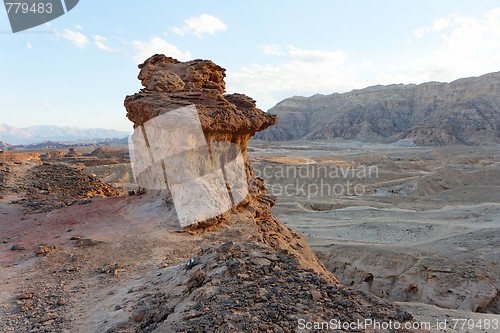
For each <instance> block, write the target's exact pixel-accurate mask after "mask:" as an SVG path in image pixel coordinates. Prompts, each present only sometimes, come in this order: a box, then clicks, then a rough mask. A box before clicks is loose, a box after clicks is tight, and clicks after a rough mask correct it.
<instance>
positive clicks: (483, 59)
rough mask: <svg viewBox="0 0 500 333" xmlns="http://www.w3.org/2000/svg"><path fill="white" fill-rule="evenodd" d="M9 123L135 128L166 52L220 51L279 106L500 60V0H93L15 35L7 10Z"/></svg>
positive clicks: (4, 81) (4, 65)
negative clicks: (136, 108) (134, 104)
mask: <svg viewBox="0 0 500 333" xmlns="http://www.w3.org/2000/svg"><path fill="white" fill-rule="evenodd" d="M0 31H1V32H2V33H1V34H0V43H1V49H2V52H1V53H2V55H1V59H2V61H1V62H0V73H1V80H0V82H1V83H0V89H1V91H2V97H3V98H2V107H1V109H0V123H7V124H10V125H13V126H17V127H26V126H32V125H41V124H54V125H66V126H68V125H69V126H80V127H99V128H103V127H104V128H115V129H119V130H128V129H130V128H131V123H129V122H128V120H127V119H126V118H125V110H124V107H123V99H124V97H125V95H127V94H133V93H134V92H136V91H137V90H138V89H139V88H140V82H139V81H138V80H137V79H136V77H137V74H138V69H137V67H136V65H137V64H138V63H140V62H142V61H144V60H145V59H146V58H147V57H149V56H150V55H152V54H154V53H165V54H166V55H169V56H172V57H175V58H178V59H179V60H189V59H193V58H204V59H211V60H213V61H215V62H216V63H218V64H219V65H221V66H223V67H225V68H226V69H227V78H226V82H227V90H228V92H241V93H245V94H247V95H249V96H251V97H253V98H254V99H256V100H257V102H258V106H259V107H261V108H262V109H264V110H267V109H269V108H271V107H272V106H274V105H275V104H276V103H278V102H279V101H281V100H282V99H284V98H286V97H290V96H293V95H304V96H308V95H312V94H315V93H323V94H329V93H333V92H345V91H349V90H352V89H358V88H363V87H366V86H369V85H374V84H390V83H421V82H426V81H452V80H455V79H458V78H461V77H467V76H478V75H482V74H485V73H488V72H493V71H499V70H500V56H499V54H500V4H499V3H498V1H497V0H481V1H470V0H443V1H434V0H433V1H428V0H423V1H384V0H382V1H332V0H323V1H319V0H309V1H304V0H301V1H298V0H289V1H262V0H253V1H231V2H229V1H221V0H214V1H204V2H202V1H188V0H186V1H175V2H174V1H119V0H107V1H88V0H83V1H80V3H79V4H78V5H77V6H76V7H75V8H74V9H73V10H72V11H70V12H68V13H67V14H66V15H64V16H62V17H60V18H58V19H56V20H54V21H51V22H50V23H49V24H46V25H43V26H39V27H36V28H33V29H31V30H28V31H26V32H20V33H16V34H13V33H12V32H11V31H10V25H9V22H8V19H7V15H6V13H5V11H2V13H0Z"/></svg>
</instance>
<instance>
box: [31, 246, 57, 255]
mask: <svg viewBox="0 0 500 333" xmlns="http://www.w3.org/2000/svg"><path fill="white" fill-rule="evenodd" d="M55 251H57V246H55V245H51V246H47V245H39V246H38V249H37V250H36V252H35V253H36V255H37V256H46V255H48V254H51V253H53V252H55Z"/></svg>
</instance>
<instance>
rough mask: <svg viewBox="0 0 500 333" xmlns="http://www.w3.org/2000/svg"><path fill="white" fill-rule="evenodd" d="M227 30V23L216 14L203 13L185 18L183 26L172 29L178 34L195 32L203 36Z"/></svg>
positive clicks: (194, 33)
mask: <svg viewBox="0 0 500 333" xmlns="http://www.w3.org/2000/svg"><path fill="white" fill-rule="evenodd" d="M226 30H227V25H226V24H225V23H224V22H222V21H221V20H220V19H218V18H217V17H215V16H212V15H208V14H202V15H200V16H195V17H190V18H188V19H186V20H184V25H183V26H182V27H173V28H172V31H173V32H175V33H176V34H178V35H187V34H193V35H196V36H198V37H201V36H203V35H205V34H210V35H213V34H215V33H217V32H222V31H226Z"/></svg>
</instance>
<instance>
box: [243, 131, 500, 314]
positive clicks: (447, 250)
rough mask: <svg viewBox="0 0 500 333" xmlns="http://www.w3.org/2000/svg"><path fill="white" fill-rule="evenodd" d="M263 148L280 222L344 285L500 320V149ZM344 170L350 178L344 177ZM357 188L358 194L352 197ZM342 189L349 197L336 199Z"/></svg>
mask: <svg viewBox="0 0 500 333" xmlns="http://www.w3.org/2000/svg"><path fill="white" fill-rule="evenodd" d="M253 144H254V145H253V146H252V148H253V151H252V153H251V156H252V158H253V160H254V166H256V167H257V168H259V169H260V171H261V174H262V176H263V177H264V178H265V179H266V181H267V182H268V184H269V186H270V188H271V193H272V192H273V189H274V190H275V191H274V194H275V195H277V196H278V200H277V202H278V203H277V205H276V206H275V208H274V209H273V212H274V214H276V216H277V217H278V218H279V219H280V220H281V221H283V222H285V223H286V224H288V225H289V226H291V227H292V228H294V229H296V230H298V231H300V232H302V233H303V234H304V235H306V236H307V239H308V241H309V243H310V244H311V246H312V247H313V249H314V250H315V251H316V252H317V253H318V255H319V257H320V259H322V260H323V262H324V263H325V264H326V265H327V267H328V268H329V269H330V270H331V271H332V272H334V274H335V275H336V276H337V277H338V278H339V279H340V280H341V281H342V282H343V283H344V284H346V285H353V286H358V287H359V288H361V289H363V290H367V291H370V292H373V293H375V294H376V295H379V296H383V297H389V298H391V299H394V300H397V301H403V302H423V303H427V304H431V305H436V306H439V307H441V308H447V309H458V310H465V311H474V312H486V313H492V314H499V313H500V296H499V290H500V279H499V276H500V265H499V262H500V260H499V259H500V247H499V244H500V163H499V162H500V155H499V152H500V147H497V146H487V147H465V146H449V147H436V148H429V147H425V148H419V147H400V146H398V145H396V144H393V145H382V144H362V143H356V142H347V141H337V142H334V143H330V142H322V141H318V142H286V143H281V144H280V143H272V144H270V143H265V142H254V143H253ZM304 160H307V161H308V162H307V163H303V161H304ZM289 166H294V167H295V168H303V169H302V171H304V172H303V173H302V174H300V172H296V173H295V174H294V173H293V172H292V171H291V170H290V169H286V168H288V167H289ZM324 166H327V167H328V168H329V169H327V170H328V171H329V172H330V173H326V172H324V170H323V169H321V168H322V167H324ZM283 168H285V172H283ZM350 168H355V169H356V170H368V169H369V168H376V169H373V170H372V174H369V173H368V172H365V173H364V174H363V173H359V172H358V171H356V173H352V172H350ZM341 169H344V170H347V171H346V174H347V175H346V176H345V177H344V176H343V175H342V173H341V172H340V176H338V177H336V176H335V175H336V174H335V173H333V171H338V170H341ZM375 170H376V172H375ZM314 172H316V174H314ZM320 172H322V173H321V175H319V176H318V173H320ZM306 175H308V176H309V177H306ZM347 182H350V186H351V187H352V186H353V185H352V184H356V185H358V189H360V190H359V191H358V194H356V193H354V191H352V193H347V191H345V189H346V188H347V185H346V184H347ZM304 183H305V184H306V186H305V187H303V186H302V185H303V184H304ZM314 184H316V185H317V186H313V185H314ZM287 185H288V187H287ZM336 185H338V187H337V188H338V189H342V188H344V192H341V191H340V190H339V191H337V193H333V195H332V193H328V190H329V189H330V190H331V189H333V188H334V186H336ZM321 187H323V189H324V191H323V193H322V192H321V190H318V188H319V189H321ZM361 189H362V190H361ZM286 190H288V191H286ZM294 191H295V192H294Z"/></svg>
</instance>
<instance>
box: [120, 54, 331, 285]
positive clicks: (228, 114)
mask: <svg viewBox="0 0 500 333" xmlns="http://www.w3.org/2000/svg"><path fill="white" fill-rule="evenodd" d="M139 68H140V73H139V76H138V78H139V79H140V80H141V82H142V84H143V86H144V89H142V90H141V91H140V92H139V93H136V94H134V95H131V96H127V97H126V99H125V107H126V109H127V117H128V118H129V119H130V120H131V121H132V122H133V123H134V127H135V128H138V127H143V128H144V127H145V124H146V123H147V122H148V121H150V120H152V119H158V117H160V116H161V115H164V114H168V113H172V112H177V110H181V112H183V111H186V112H188V111H189V109H185V107H189V106H193V105H194V106H195V107H196V111H197V115H198V117H199V120H200V123H201V128H202V130H203V134H204V136H205V139H206V141H207V143H208V145H209V147H210V153H211V156H210V158H209V164H210V163H211V164H214V165H215V167H221V164H219V161H220V160H221V159H224V158H227V156H226V154H225V153H226V152H225V151H224V148H225V147H226V145H224V143H229V144H234V145H236V146H237V147H239V150H240V152H241V156H242V159H243V164H244V169H245V170H244V173H243V175H242V176H243V177H244V178H246V183H247V185H248V191H247V192H245V193H247V195H246V196H245V198H242V200H240V202H239V203H237V204H235V205H233V207H232V208H231V209H229V210H227V211H224V212H222V213H221V214H219V215H217V216H215V217H213V218H209V219H207V220H204V221H198V222H199V223H197V224H196V225H195V226H198V227H199V226H203V227H206V226H213V225H218V224H221V223H222V224H223V223H231V221H233V222H234V221H238V220H239V221H246V223H249V224H250V225H253V226H254V227H255V234H256V235H258V238H259V239H260V240H261V241H262V242H264V243H265V244H268V245H270V246H272V247H273V248H275V249H279V250H282V249H285V250H287V251H289V252H290V253H292V254H293V255H295V256H296V257H297V259H298V261H299V262H300V264H301V265H302V266H303V267H305V268H312V269H314V270H316V271H318V272H320V274H323V275H324V276H326V277H328V278H329V279H330V280H331V281H334V282H335V283H337V282H338V281H337V280H336V278H335V277H333V275H332V274H331V273H329V272H328V271H326V269H325V268H324V266H323V264H322V263H321V262H320V261H319V260H318V259H317V258H316V256H315V255H314V254H313V253H312V251H311V250H310V249H309V246H308V245H307V243H306V242H305V240H304V239H303V238H302V237H301V236H299V235H298V234H297V233H295V232H294V231H292V230H291V229H289V228H287V227H285V226H284V225H282V224H281V223H279V222H278V221H277V220H276V218H275V217H274V216H273V215H272V214H271V213H270V209H271V207H272V206H273V205H274V198H273V197H271V196H270V195H269V194H268V192H267V188H266V185H265V184H264V181H263V179H262V178H260V177H257V176H255V174H254V172H253V170H252V167H251V164H250V161H249V160H248V159H247V157H246V151H247V144H248V141H249V139H250V137H251V136H252V135H254V134H255V133H256V132H257V131H261V130H263V129H265V128H267V127H269V126H271V125H274V124H276V122H277V117H276V116H274V115H270V114H266V113H265V112H263V111H262V110H259V109H257V108H256V107H255V101H254V100H252V99H251V98H250V97H248V96H245V95H242V94H232V95H225V94H224V91H225V83H224V77H225V69H223V68H222V67H220V66H218V65H216V64H214V63H213V62H212V61H209V60H193V61H188V62H179V61H177V60H175V59H173V58H169V57H166V56H164V55H158V54H157V55H154V56H152V57H151V58H149V59H147V60H146V61H145V62H144V63H143V64H141V65H139ZM179 126H180V124H179ZM144 133H146V130H145V132H144ZM148 133H150V132H148ZM180 139H181V140H180V141H179V143H178V144H179V145H183V144H184V142H183V141H189V140H190V139H192V137H190V133H187V134H186V137H185V138H180ZM184 139H185V140H184ZM149 141H151V140H149ZM148 143H149V145H150V146H153V145H154V143H152V142H148ZM170 144H172V143H171V142H166V143H165V146H168V145H170ZM193 150H196V149H192V150H191V151H193ZM189 154H190V153H189ZM182 157H183V158H184V159H186V160H187V161H183V162H182V163H183V164H182V165H183V167H182V169H177V170H175V171H176V172H177V173H182V172H184V170H186V169H189V170H191V169H203V168H206V166H205V165H204V162H200V160H203V158H200V156H199V155H196V156H191V155H189V156H186V154H184V155H182ZM167 167H168V166H167ZM167 167H165V168H167ZM173 167H174V168H175V167H176V166H175V165H174V166H173ZM169 171H171V170H167V171H165V172H166V173H167V174H168V173H169ZM144 176H145V177H151V176H152V172H145V175H144ZM176 177H179V176H178V174H173V175H172V176H171V177H166V178H167V179H166V180H165V181H166V182H167V183H168V182H170V183H172V182H173V181H172V178H176ZM200 178H203V177H199V178H198V179H200ZM190 184H193V183H190ZM212 185H214V184H211V183H204V184H203V186H204V187H205V188H206V187H210V186H212ZM193 186H194V185H193ZM226 186H227V185H226ZM188 190H194V189H193V188H192V187H191V188H188ZM227 190H228V191H229V193H230V194H232V197H233V198H234V197H235V192H236V189H234V188H230V187H228V188H227ZM146 191H147V189H146ZM182 195H184V196H188V195H189V193H182ZM215 196H216V195H215V194H214V197H215ZM167 197H168V200H169V201H172V197H171V196H170V195H167ZM209 199H213V200H212V201H210V202H209V203H207V202H206V201H205V199H204V198H202V197H201V196H198V197H197V198H196V199H195V200H194V204H195V205H194V207H195V208H194V209H196V210H198V211H200V212H199V214H202V213H203V210H208V209H211V208H213V206H214V205H217V204H218V202H217V201H216V200H215V199H214V198H209ZM175 208H176V210H177V212H178V215H179V210H182V208H183V207H179V205H178V203H177V202H175ZM188 208H189V207H188ZM189 209H190V208H189ZM198 216H200V215H198ZM179 218H180V217H179Z"/></svg>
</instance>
